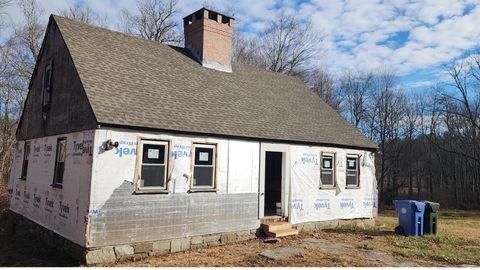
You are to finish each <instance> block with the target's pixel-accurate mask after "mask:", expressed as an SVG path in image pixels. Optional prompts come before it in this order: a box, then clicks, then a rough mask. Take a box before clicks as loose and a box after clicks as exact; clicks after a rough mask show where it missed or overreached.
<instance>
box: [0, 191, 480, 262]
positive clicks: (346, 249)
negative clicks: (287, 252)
mask: <svg viewBox="0 0 480 270" xmlns="http://www.w3.org/2000/svg"><path fill="white" fill-rule="evenodd" d="M4 194H5V193H3V192H1V193H0V243H1V244H0V266H74V265H78V263H76V262H75V261H73V260H71V259H69V258H68V257H67V256H65V255H64V254H62V253H61V252H58V251H56V250H55V249H52V248H48V247H46V246H45V245H42V244H41V243H39V241H38V239H37V237H36V236H34V235H29V234H28V233H22V232H17V234H15V235H12V234H11V233H10V232H8V231H7V230H6V229H5V218H6V216H7V215H8V213H7V211H6V200H5V197H4ZM396 223H397V218H396V214H395V212H393V211H386V212H383V213H381V214H380V216H379V217H378V218H377V220H376V226H375V227H373V228H369V229H359V228H352V227H350V228H349V227H344V228H340V229H336V230H326V231H322V232H317V233H301V234H300V235H298V236H293V237H288V238H283V239H281V241H280V242H278V243H274V244H271V243H264V242H263V241H262V239H254V240H250V241H245V242H240V243H235V244H230V245H225V246H217V247H209V248H203V249H197V250H191V251H186V252H181V253H175V254H169V255H164V256H158V257H149V258H145V259H142V260H137V261H125V262H121V263H117V264H115V266H132V267H135V266H227V267H228V266H292V267H294V266H404V265H405V262H408V263H410V264H413V265H418V266H455V265H462V264H469V265H480V211H450V210H443V209H441V216H440V219H439V234H438V235H436V236H425V237H403V236H397V235H394V233H393V229H394V227H395V226H396ZM312 238H313V240H315V239H320V242H321V241H327V243H331V245H325V246H324V247H319V246H315V245H311V244H310V245H309V244H306V242H305V239H310V240H311V239H312ZM314 242H315V241H314ZM279 247H297V248H301V249H302V250H303V253H302V254H297V255H293V256H292V257H290V258H288V259H284V260H279V261H276V260H270V259H267V258H264V257H261V256H259V255H258V253H259V252H262V251H263V250H265V249H276V248H279ZM111 266H113V265H111Z"/></svg>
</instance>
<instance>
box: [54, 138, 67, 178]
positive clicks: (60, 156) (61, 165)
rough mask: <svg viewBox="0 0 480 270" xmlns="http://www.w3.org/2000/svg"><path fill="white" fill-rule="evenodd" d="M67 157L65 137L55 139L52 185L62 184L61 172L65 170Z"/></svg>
mask: <svg viewBox="0 0 480 270" xmlns="http://www.w3.org/2000/svg"><path fill="white" fill-rule="evenodd" d="M66 157H67V139H66V138H59V139H58V140H57V153H56V154H55V172H54V175H53V185H54V186H60V187H61V186H62V185H63V173H64V172H65V159H66Z"/></svg>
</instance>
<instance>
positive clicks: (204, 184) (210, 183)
mask: <svg viewBox="0 0 480 270" xmlns="http://www.w3.org/2000/svg"><path fill="white" fill-rule="evenodd" d="M193 153H194V160H193V177H192V189H214V188H215V169H216V168H215V166H216V164H215V163H216V145H211V144H194V145H193Z"/></svg>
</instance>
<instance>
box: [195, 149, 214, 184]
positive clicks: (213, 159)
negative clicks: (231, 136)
mask: <svg viewBox="0 0 480 270" xmlns="http://www.w3.org/2000/svg"><path fill="white" fill-rule="evenodd" d="M197 147H198V148H209V149H212V150H213V151H212V153H213V157H212V165H195V153H196V151H197ZM192 153H193V154H192V155H191V156H192V157H191V159H192V168H191V169H192V181H191V184H190V189H191V190H192V191H198V190H215V184H216V183H215V182H216V180H217V145H216V144H203V143H194V144H193V151H192ZM195 167H212V169H213V174H212V175H213V179H212V185H211V186H197V185H194V181H195Z"/></svg>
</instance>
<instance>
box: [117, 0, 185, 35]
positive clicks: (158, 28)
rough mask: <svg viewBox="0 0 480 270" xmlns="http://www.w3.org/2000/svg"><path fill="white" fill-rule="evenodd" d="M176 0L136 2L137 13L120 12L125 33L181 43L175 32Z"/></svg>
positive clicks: (141, 0) (139, 0)
mask: <svg viewBox="0 0 480 270" xmlns="http://www.w3.org/2000/svg"><path fill="white" fill-rule="evenodd" d="M177 2H178V1H177V0H137V8H138V11H137V12H131V11H130V10H126V9H124V10H122V11H121V14H120V18H121V21H122V24H123V29H124V31H125V32H126V33H129V34H131V35H135V36H139V37H142V38H144V39H148V40H154V41H158V42H163V43H173V44H178V43H180V42H181V41H182V38H181V36H180V35H179V34H178V33H177V32H176V28H177V26H178V23H177V22H176V21H175V20H174V18H173V17H174V15H175V14H176V13H177V12H178V9H177Z"/></svg>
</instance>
